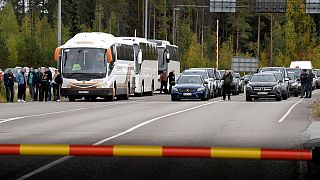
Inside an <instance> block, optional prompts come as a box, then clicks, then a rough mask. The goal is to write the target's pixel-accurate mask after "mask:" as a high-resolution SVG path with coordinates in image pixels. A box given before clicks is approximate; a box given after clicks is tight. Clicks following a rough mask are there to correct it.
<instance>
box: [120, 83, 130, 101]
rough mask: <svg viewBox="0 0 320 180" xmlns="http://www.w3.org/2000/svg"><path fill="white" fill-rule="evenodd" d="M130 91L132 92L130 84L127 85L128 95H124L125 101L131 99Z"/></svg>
mask: <svg viewBox="0 0 320 180" xmlns="http://www.w3.org/2000/svg"><path fill="white" fill-rule="evenodd" d="M129 91H130V85H129V83H128V84H127V93H126V94H125V95H122V99H123V100H128V99H129V94H130V93H129Z"/></svg>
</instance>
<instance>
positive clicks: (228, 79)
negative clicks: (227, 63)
mask: <svg viewBox="0 0 320 180" xmlns="http://www.w3.org/2000/svg"><path fill="white" fill-rule="evenodd" d="M222 80H224V83H223V93H222V97H223V100H226V94H228V100H231V98H230V94H231V84H232V80H233V77H232V74H231V72H230V71H229V70H228V69H225V72H224V75H223V77H222Z"/></svg>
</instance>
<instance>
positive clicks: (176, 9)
mask: <svg viewBox="0 0 320 180" xmlns="http://www.w3.org/2000/svg"><path fill="white" fill-rule="evenodd" d="M180 10H181V9H180V8H173V23H172V44H175V40H176V11H180Z"/></svg>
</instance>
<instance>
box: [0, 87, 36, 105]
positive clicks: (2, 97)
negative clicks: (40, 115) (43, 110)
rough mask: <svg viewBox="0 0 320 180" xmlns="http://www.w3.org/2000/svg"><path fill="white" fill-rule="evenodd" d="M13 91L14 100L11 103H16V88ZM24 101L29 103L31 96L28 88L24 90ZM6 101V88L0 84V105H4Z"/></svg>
mask: <svg viewBox="0 0 320 180" xmlns="http://www.w3.org/2000/svg"><path fill="white" fill-rule="evenodd" d="M14 88H15V89H14V90H15V94H14V99H13V102H17V100H18V99H17V97H18V87H16V86H15V87H14ZM26 101H27V102H30V101H31V96H30V93H29V88H27V89H26ZM6 102H7V99H6V88H5V86H4V84H3V83H1V92H0V103H6Z"/></svg>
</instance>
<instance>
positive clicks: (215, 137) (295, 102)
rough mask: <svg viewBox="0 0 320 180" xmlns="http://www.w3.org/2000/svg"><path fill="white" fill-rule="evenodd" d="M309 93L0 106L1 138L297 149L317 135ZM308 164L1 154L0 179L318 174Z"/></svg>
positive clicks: (1, 140)
mask: <svg viewBox="0 0 320 180" xmlns="http://www.w3.org/2000/svg"><path fill="white" fill-rule="evenodd" d="M314 93H315V94H314V96H313V98H312V99H300V98H293V97H292V98H290V99H288V100H286V101H281V102H276V101H274V100H258V101H254V102H245V96H244V95H240V96H233V97H232V101H221V100H220V99H221V98H215V99H212V100H210V101H181V102H171V101H170V97H169V96H168V95H154V96H146V97H131V98H130V100H128V101H115V102H83V101H78V102H74V103H71V102H60V103H56V102H47V103H45V102H32V103H23V104H22V103H21V104H17V103H14V104H0V143H1V144H39V143H41V144H43V143H44V144H110V145H113V144H117V145H120V144H124V145H166V146H223V147H259V148H290V149H294V148H301V147H302V146H303V145H304V144H305V143H306V142H308V141H310V138H312V139H316V138H320V137H317V134H316V133H315V131H316V130H314V129H317V128H316V127H314V123H312V122H313V121H315V120H314V119H313V118H312V116H310V105H311V103H312V102H313V101H315V100H317V99H318V96H319V94H318V93H319V91H314ZM315 123H316V122H315ZM309 127H312V128H311V130H310V128H309ZM318 134H319V133H318ZM308 167H309V166H307V163H305V162H287V161H255V160H222V159H192V158H171V159H169V158H146V157H143V158H142V157H130V158H124V157H51V156H0V169H1V171H0V179H18V178H21V179H24V178H27V177H29V178H30V179H313V178H315V177H317V176H318V177H319V175H320V174H316V173H317V172H316V173H314V172H310V170H309V169H310V168H309V169H308Z"/></svg>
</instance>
